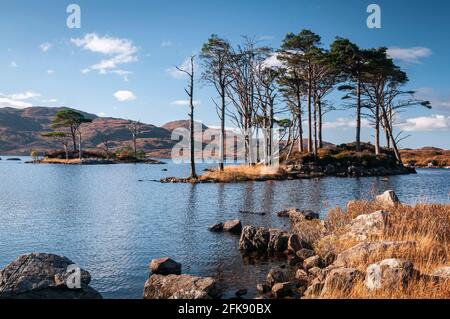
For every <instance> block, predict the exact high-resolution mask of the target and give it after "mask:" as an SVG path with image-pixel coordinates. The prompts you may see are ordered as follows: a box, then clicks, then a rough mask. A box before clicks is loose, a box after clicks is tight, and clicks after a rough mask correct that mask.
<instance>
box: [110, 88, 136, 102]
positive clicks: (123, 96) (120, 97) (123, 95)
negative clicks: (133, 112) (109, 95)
mask: <svg viewBox="0 0 450 319" xmlns="http://www.w3.org/2000/svg"><path fill="white" fill-rule="evenodd" d="M114 97H115V98H116V100H117V101H119V102H128V101H134V100H136V99H137V98H136V95H134V93H133V92H131V91H126V90H120V91H117V92H116V93H114Z"/></svg>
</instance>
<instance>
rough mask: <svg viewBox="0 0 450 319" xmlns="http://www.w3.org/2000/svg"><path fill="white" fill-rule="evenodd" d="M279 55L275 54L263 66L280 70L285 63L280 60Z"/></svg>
mask: <svg viewBox="0 0 450 319" xmlns="http://www.w3.org/2000/svg"><path fill="white" fill-rule="evenodd" d="M278 57H279V54H278V53H273V54H271V55H270V57H268V58H267V59H266V60H264V62H262V66H263V67H264V68H280V67H282V66H283V62H282V61H280V60H279V59H278Z"/></svg>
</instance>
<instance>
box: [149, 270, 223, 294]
mask: <svg viewBox="0 0 450 319" xmlns="http://www.w3.org/2000/svg"><path fill="white" fill-rule="evenodd" d="M217 297H219V290H218V289H217V286H216V281H215V280H214V279H213V278H210V277H197V276H192V275H168V276H163V275H151V276H150V278H149V279H148V280H147V281H146V283H145V286H144V299H211V298H217Z"/></svg>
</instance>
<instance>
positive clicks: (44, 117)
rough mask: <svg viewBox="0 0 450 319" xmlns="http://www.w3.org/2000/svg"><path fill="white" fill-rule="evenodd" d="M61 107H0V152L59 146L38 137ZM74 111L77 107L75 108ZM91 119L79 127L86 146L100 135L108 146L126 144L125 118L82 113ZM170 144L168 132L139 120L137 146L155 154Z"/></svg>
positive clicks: (19, 152)
mask: <svg viewBox="0 0 450 319" xmlns="http://www.w3.org/2000/svg"><path fill="white" fill-rule="evenodd" d="M61 109H62V108H50V107H30V108H26V109H15V108H0V154H5V155H29V154H30V152H31V150H34V151H37V152H45V151H49V150H55V149H60V148H61V145H59V144H58V143H57V142H55V141H52V140H49V139H46V138H44V137H42V133H45V132H50V131H52V129H51V128H50V125H51V122H52V119H53V118H54V117H55V115H56V113H57V112H58V111H59V110H61ZM77 111H78V110H77ZM78 112H80V113H82V114H84V115H85V116H86V117H88V118H90V119H92V120H93V121H92V123H88V124H84V125H83V127H82V133H83V143H84V147H85V148H86V149H95V148H97V147H98V146H99V145H100V144H101V142H102V136H105V135H106V136H108V139H109V140H110V141H111V147H112V148H119V147H123V146H126V145H129V144H130V132H129V130H128V129H127V125H128V124H130V123H131V121H129V120H124V119H116V118H109V117H99V116H96V115H94V114H89V113H85V112H82V111H78ZM173 145H174V141H172V140H171V132H170V131H169V130H166V129H164V128H161V127H157V126H154V125H151V124H143V127H142V133H141V135H140V138H139V140H138V146H139V148H142V149H144V150H145V151H147V152H151V153H154V154H157V153H158V152H162V153H167V150H170V149H171V148H172V146H173Z"/></svg>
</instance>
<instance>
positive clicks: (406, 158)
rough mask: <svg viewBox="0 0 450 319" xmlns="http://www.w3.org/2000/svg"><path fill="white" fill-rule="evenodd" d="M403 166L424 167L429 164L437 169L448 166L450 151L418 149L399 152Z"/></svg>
mask: <svg viewBox="0 0 450 319" xmlns="http://www.w3.org/2000/svg"><path fill="white" fill-rule="evenodd" d="M401 155H402V161H403V163H404V164H408V163H411V164H413V165H415V166H418V167H426V166H428V164H429V163H430V162H431V163H433V164H434V165H435V166H438V167H447V166H450V150H439V149H420V150H403V151H401Z"/></svg>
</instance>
